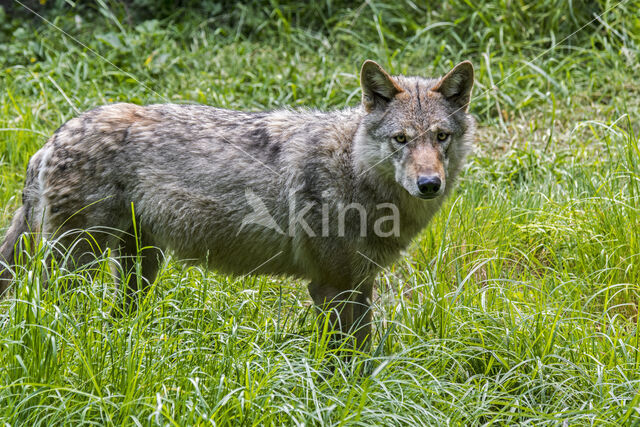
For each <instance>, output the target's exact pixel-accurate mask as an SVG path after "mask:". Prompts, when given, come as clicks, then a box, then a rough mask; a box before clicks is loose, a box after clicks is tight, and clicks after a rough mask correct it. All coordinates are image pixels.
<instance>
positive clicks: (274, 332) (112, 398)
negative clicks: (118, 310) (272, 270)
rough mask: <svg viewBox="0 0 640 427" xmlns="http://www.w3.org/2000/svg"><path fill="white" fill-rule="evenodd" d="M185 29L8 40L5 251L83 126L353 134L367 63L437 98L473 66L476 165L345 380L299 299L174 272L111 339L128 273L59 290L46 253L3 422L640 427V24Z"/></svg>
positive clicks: (390, 274)
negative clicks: (279, 124) (260, 113)
mask: <svg viewBox="0 0 640 427" xmlns="http://www.w3.org/2000/svg"><path fill="white" fill-rule="evenodd" d="M182 4H183V5H186V6H191V8H190V9H188V8H187V9H178V10H176V9H175V8H173V7H172V6H171V4H170V2H158V3H154V4H153V5H150V3H149V2H144V1H139V2H134V3H128V4H127V5H125V4H124V3H120V2H115V1H98V2H96V3H86V4H85V3H83V4H78V5H77V6H75V7H71V6H69V5H68V4H67V3H63V2H54V4H53V5H51V2H49V3H48V4H45V5H44V6H39V5H38V4H35V5H32V4H29V6H30V7H32V6H37V9H36V11H37V12H38V13H41V14H42V15H43V16H44V17H45V18H46V19H47V20H49V21H50V22H51V23H52V24H54V25H56V26H57V27H59V28H60V29H62V30H64V31H65V32H66V33H67V34H68V35H65V34H63V33H61V32H60V31H59V30H58V29H56V28H54V27H52V26H51V25H48V24H46V23H43V22H42V21H41V20H40V19H39V18H37V17H34V16H33V15H31V14H30V13H29V12H28V11H25V10H22V9H21V8H20V7H19V6H16V5H15V4H14V5H13V7H12V9H11V10H9V11H8V12H6V11H5V13H4V15H2V16H0V17H1V18H4V19H0V88H2V90H1V91H0V206H1V208H0V221H1V224H2V225H3V226H4V225H8V222H9V220H10V216H11V214H12V212H13V210H14V209H15V208H16V207H17V206H18V205H19V204H20V188H21V185H22V182H23V177H24V170H25V167H26V163H27V161H28V159H29V156H30V155H32V154H33V153H34V152H35V151H36V150H37V149H38V147H40V146H41V145H42V144H43V143H44V142H45V141H46V138H47V136H48V135H50V134H51V133H52V132H53V131H54V130H55V129H56V128H57V127H58V126H59V125H60V124H61V123H63V122H64V121H65V120H67V119H69V118H71V117H73V116H74V115H75V114H76V112H75V111H76V110H80V111H82V110H86V109H89V108H92V107H94V106H96V105H99V104H104V103H110V102H116V101H130V102H137V103H153V102H168V101H171V102H200V103H206V104H210V105H215V106H220V107H225V108H235V109H243V110H259V109H272V108H279V107H284V106H292V107H296V106H306V107H311V108H319V109H331V108H341V107H343V106H346V105H354V104H356V103H357V102H358V100H359V89H358V82H357V72H358V68H359V66H360V64H361V63H362V61H363V60H364V59H366V58H371V59H375V60H377V61H379V62H380V63H382V64H384V65H385V66H386V67H388V68H389V69H390V70H392V71H393V72H396V73H408V74H420V75H430V74H432V75H438V74H441V73H443V72H445V71H446V70H447V69H448V68H449V67H450V66H451V65H452V64H454V63H455V62H456V61H459V60H462V59H471V60H472V61H473V62H474V65H475V67H476V71H477V82H476V89H475V96H474V99H473V101H472V108H471V110H472V113H473V114H474V115H475V116H476V117H477V119H478V121H479V125H480V126H479V128H480V130H479V136H478V141H477V147H476V150H475V153H474V155H473V156H472V157H471V159H470V161H469V165H468V167H467V168H466V170H465V172H464V175H463V177H462V180H461V183H460V187H459V189H458V190H457V191H456V193H455V194H454V195H453V197H452V198H451V199H450V200H449V201H448V202H447V203H446V205H445V206H444V207H443V209H442V211H441V212H440V214H439V215H438V216H437V217H436V218H435V219H434V221H433V223H432V224H431V225H430V226H429V227H428V228H427V229H425V230H424V232H423V233H422V234H421V235H420V236H419V237H418V238H417V239H416V240H415V241H414V243H413V244H412V246H411V247H410V248H409V250H408V253H407V255H406V257H404V258H403V259H402V260H400V261H398V262H397V263H396V264H395V265H394V266H392V267H390V268H389V269H387V270H385V271H384V272H383V273H381V274H380V276H379V278H378V280H377V282H376V284H377V286H376V291H377V294H376V300H375V304H374V306H375V315H374V334H375V338H374V342H373V346H372V348H371V350H370V351H368V352H366V353H362V354H357V355H354V357H351V358H345V357H342V355H343V353H344V349H335V348H332V346H330V345H328V343H329V342H330V341H331V332H329V331H328V330H327V329H326V325H323V324H319V325H316V324H314V322H313V308H312V306H311V302H310V299H309V298H308V296H307V293H306V289H305V286H304V283H298V282H295V281H291V280H288V279H285V278H270V277H226V276H221V275H218V274H216V273H215V272H211V271H205V270H203V269H201V268H196V267H189V268H187V267H184V266H183V265H181V264H179V263H173V262H169V263H168V264H167V265H166V266H165V267H164V268H163V270H162V271H161V273H160V276H159V278H158V280H157V281H156V282H155V283H154V284H153V286H152V288H151V291H150V293H149V295H148V296H147V297H146V298H145V299H144V300H143V301H141V304H140V309H139V311H137V312H135V313H129V314H125V315H124V316H122V317H114V316H112V315H111V313H112V310H113V309H114V305H115V304H117V295H116V294H117V290H116V287H115V284H114V282H113V280H112V279H111V277H110V276H109V275H108V274H107V273H106V271H107V268H106V265H107V263H108V262H109V260H110V257H111V254H110V253H108V252H107V253H105V254H103V256H101V257H98V259H97V260H96V262H95V264H94V265H92V266H90V267H89V268H91V269H92V270H93V271H94V273H96V274H93V275H90V274H82V272H74V273H72V272H69V271H66V270H65V269H64V268H59V267H56V268H54V269H53V270H52V272H51V276H50V278H49V284H48V287H47V289H44V287H43V283H42V282H41V280H42V279H41V274H39V272H40V271H41V270H42V266H43V263H44V262H46V259H47V257H46V254H47V251H48V250H51V248H50V247H49V246H48V245H47V244H46V243H44V244H42V245H41V246H40V247H39V248H38V250H37V251H35V255H34V256H33V258H32V259H30V260H29V262H28V263H27V267H26V268H25V269H24V270H22V271H20V272H19V274H18V277H17V280H16V283H15V285H14V293H13V294H12V295H11V296H10V297H9V298H8V299H5V300H3V301H1V302H0V366H1V367H2V369H1V370H0V420H2V421H3V422H6V423H9V424H11V425H41V424H46V425H51V424H67V425H76V424H79V423H86V424H99V425H105V424H106V425H115V424H138V425H150V424H162V425H201V424H216V425H236V424H242V425H276V424H278V425H279V424H286V425H292V424H296V425H297V424H322V425H325V424H326V425H343V424H347V425H445V424H450V425H467V424H471V425H481V424H482V425H485V424H497V425H503V424H508V425H511V424H520V423H522V424H535V425H593V424H597V425H609V424H611V425H633V424H634V423H635V424H637V423H638V422H640V397H639V396H640V393H639V390H640V376H639V374H638V372H639V366H638V364H639V363H640V362H639V356H640V355H639V344H640V342H639V341H638V294H639V293H640V289H639V287H640V286H639V284H640V267H639V265H640V259H639V254H640V247H639V246H640V243H639V236H638V229H640V220H639V218H640V215H639V206H640V204H639V203H638V197H639V190H640V184H639V179H640V177H639V168H638V162H639V160H640V152H639V148H638V147H639V145H638V143H639V141H638V132H639V130H640V128H639V127H638V117H639V111H640V107H639V102H638V98H639V95H640V93H639V92H640V90H639V86H638V84H637V82H638V81H640V80H639V78H640V71H639V69H638V67H637V64H638V59H639V56H638V55H639V54H640V49H639V44H640V21H639V20H638V19H637V18H636V15H637V13H636V11H637V10H639V9H640V3H638V1H636V0H629V1H624V2H621V3H620V4H618V3H616V2H605V1H598V2H564V1H553V0H548V1H543V2H522V1H500V0H495V1H488V2H480V3H479V4H475V3H473V2H450V3H443V4H438V5H433V6H425V5H424V4H421V3H417V2H409V1H401V2H395V3H393V4H391V3H386V2H381V1H368V2H363V3H357V4H351V3H349V2H335V1H329V0H327V1H325V2H316V3H311V4H306V3H305V4H303V3H298V2H292V1H286V2H284V1H271V2H269V3H262V2H249V3H244V4H235V3H231V2H219V3H205V4H200V3H198V4H195V3H191V2H189V1H186V0H185V1H183V2H182ZM600 15H601V16H600ZM596 17H597V19H596ZM592 20H594V21H593V22H591V23H590V21H592ZM583 27H584V28H583ZM581 28H583V29H582V30H580V29H581ZM578 30H580V31H578ZM575 31H578V32H577V33H575V34H574V35H572V33H574V32H575ZM70 36H73V38H75V39H77V41H75V40H74V39H72V38H71V37H70ZM567 37H568V38H567ZM565 39H566V40H565ZM563 40H564V41H563ZM78 41H79V42H81V43H82V44H84V46H83V45H81V44H79V43H78ZM561 41H562V43H561V44H558V43H559V42H561ZM95 53H98V54H99V55H100V56H102V57H103V58H104V59H102V58H100V57H98V56H97V55H96V54H95Z"/></svg>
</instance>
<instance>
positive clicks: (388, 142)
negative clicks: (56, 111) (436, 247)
mask: <svg viewBox="0 0 640 427" xmlns="http://www.w3.org/2000/svg"><path fill="white" fill-rule="evenodd" d="M456 70H457V71H456ZM361 82H362V83H361V84H362V89H363V102H362V105H361V106H359V107H357V108H348V109H345V110H341V111H332V112H317V111H291V110H278V111H273V112H264V113H245V112H238V111H229V110H223V109H218V108H213V107H208V106H197V105H171V104H163V105H149V106H146V107H142V106H137V105H132V104H114V105H108V106H103V107H99V108H96V109H94V110H91V111H89V112H86V113H84V114H82V115H81V116H79V117H77V118H74V119H72V120H69V121H68V122H67V123H65V124H64V125H63V126H61V127H60V128H59V129H58V130H57V131H56V133H55V134H54V135H53V136H52V137H51V139H50V140H49V141H48V142H47V143H46V144H45V145H44V146H43V147H42V149H40V151H38V152H37V153H36V154H35V155H34V156H33V157H32V159H31V160H30V162H29V168H28V172H27V174H28V178H27V183H26V184H25V189H24V198H23V199H24V207H23V208H21V210H19V211H18V214H17V215H16V218H17V219H15V220H14V224H13V225H12V226H11V228H10V229H9V232H8V234H7V237H6V238H5V243H4V244H3V246H2V250H1V251H0V256H3V257H4V259H5V261H7V262H8V263H9V264H11V262H12V259H13V256H12V255H13V249H12V248H13V246H14V245H15V242H16V241H17V240H18V236H19V235H20V234H21V233H24V232H26V230H27V228H26V223H27V222H28V224H29V227H30V229H31V230H34V231H35V232H36V233H41V234H43V235H44V236H47V237H48V238H49V239H52V238H59V239H60V240H61V241H62V243H66V245H67V247H69V246H71V240H70V239H68V238H67V237H60V236H63V235H64V233H65V232H66V231H68V230H73V229H79V230H86V229H90V228H91V229H93V230H95V229H100V228H102V229H108V230H110V232H109V233H97V234H95V235H93V238H94V239H95V243H97V245H98V246H97V247H96V246H95V245H94V246H91V247H88V246H84V247H75V249H74V254H75V258H76V262H78V263H79V264H82V263H83V262H85V261H84V259H83V257H84V256H85V255H86V254H88V253H91V252H96V251H100V250H104V248H107V247H111V248H114V249H119V250H120V253H121V255H123V256H124V257H128V258H126V259H133V257H135V256H136V252H137V251H136V244H135V243H136V242H135V238H134V237H132V236H133V221H132V211H131V205H132V203H133V205H134V214H135V219H136V226H137V228H138V230H141V232H140V233H139V234H141V235H142V240H143V242H142V243H143V246H155V247H157V248H159V249H161V250H171V251H172V252H173V253H174V254H175V256H176V257H177V258H178V259H183V260H189V261H193V262H199V263H206V264H208V265H209V266H210V267H213V268H215V269H217V270H218V271H221V272H224V273H233V274H246V273H249V272H250V273H255V274H285V275H290V276H294V277H299V278H302V279H307V280H309V281H310V285H309V290H310V293H311V296H312V298H313V300H314V302H315V303H316V304H317V305H318V306H319V307H334V308H337V309H338V310H337V311H336V313H338V314H335V316H334V320H335V321H340V322H341V325H340V327H341V329H342V330H344V331H347V330H349V328H351V327H352V326H353V325H354V324H355V323H357V322H358V321H359V322H360V323H361V324H363V325H364V326H362V327H361V328H360V329H358V330H357V331H356V337H357V339H358V340H359V341H360V342H363V341H365V339H366V336H367V334H368V331H369V328H368V326H367V325H366V324H367V323H368V321H369V318H370V313H369V304H370V298H371V290H372V284H373V279H374V277H375V276H376V274H377V273H378V272H379V271H380V267H381V266H388V265H389V264H390V263H392V262H393V261H394V260H395V259H396V258H397V257H398V255H399V253H400V251H401V250H402V249H404V248H405V247H406V246H407V245H408V244H409V242H410V241H411V239H412V238H413V237H414V236H415V235H416V233H418V232H419V231H420V230H421V229H422V228H424V227H425V226H426V225H427V223H428V222H429V220H430V219H431V217H432V216H433V215H434V214H435V212H436V211H437V210H438V208H439V207H440V205H441V204H442V201H443V199H444V197H445V196H446V195H447V194H448V193H449V192H450V191H451V189H452V188H453V185H454V182H455V179H456V177H457V175H458V173H459V172H460V170H461V168H462V166H463V161H464V157H465V155H466V154H467V152H468V151H469V149H470V145H471V141H472V137H473V133H474V121H473V119H472V118H471V116H470V115H469V114H467V112H466V109H467V104H468V102H469V101H468V100H469V93H470V91H471V85H472V84H473V69H472V68H471V65H470V64H469V63H462V64H460V65H458V66H457V67H456V68H455V69H454V70H453V71H452V72H451V73H449V74H448V75H447V76H445V77H444V78H442V79H424V78H421V77H405V76H396V77H391V76H389V75H388V74H387V73H386V72H385V71H384V70H383V69H382V68H381V67H380V66H379V65H377V64H375V63H374V62H372V61H367V62H365V64H364V65H363V68H362V79H361ZM465 100H466V101H465ZM441 131H446V132H448V133H450V135H451V136H450V138H449V140H448V141H446V142H445V143H441V142H439V141H437V140H436V139H435V138H436V135H437V134H438V132H441ZM401 132H404V133H406V135H407V137H409V142H407V143H406V145H405V146H400V145H399V144H398V143H397V142H396V140H394V138H393V137H394V136H395V135H397V134H398V133H401ZM420 174H439V176H441V178H442V181H443V183H444V185H443V188H442V189H441V191H440V192H439V194H437V197H435V198H432V199H429V200H426V199H423V198H421V195H420V194H419V190H418V189H417V187H416V178H417V176H418V175H420ZM247 189H250V191H251V192H252V193H253V194H255V195H257V196H258V197H259V198H260V200H261V201H262V202H263V203H264V206H265V207H266V208H267V210H268V212H269V213H270V214H271V215H272V217H273V218H274V219H275V222H276V223H277V225H278V226H279V227H280V229H282V230H288V231H287V232H286V233H280V232H276V231H275V230H274V229H270V228H265V227H261V226H258V225H255V224H253V225H252V224H248V225H247V224H245V225H244V226H242V227H241V224H242V221H243V218H245V217H246V216H247V215H248V214H250V213H251V208H250V206H249V204H248V203H247V198H246V192H247ZM416 196H420V197H416ZM352 203H354V204H358V205H361V206H363V207H364V210H365V211H366V213H367V217H366V225H367V227H368V228H367V230H373V227H374V225H375V222H376V220H377V219H378V218H380V217H381V216H383V215H388V212H382V213H380V212H379V211H378V210H377V206H379V205H380V204H381V203H391V204H393V205H394V206H396V207H397V208H398V211H399V214H400V223H399V233H397V234H394V235H391V236H379V235H376V234H375V233H372V232H368V233H366V235H365V236H364V237H363V236H362V235H361V234H362V233H361V227H360V225H361V223H360V221H361V218H360V217H359V216H358V215H357V212H356V211H355V209H354V210H353V211H349V212H347V214H346V215H344V218H343V220H344V222H345V223H344V224H343V225H344V227H343V228H344V235H337V231H336V230H337V228H338V227H337V220H338V218H337V214H336V213H337V212H339V211H340V209H341V208H343V207H344V206H347V205H349V204H352ZM294 205H295V207H296V209H298V210H301V209H302V208H303V207H304V206H307V205H309V206H310V207H309V209H308V210H307V211H306V215H305V217H304V224H303V223H302V222H299V223H296V221H293V225H297V227H295V228H294V229H293V230H291V229H290V228H291V227H290V225H291V224H292V222H291V218H290V213H291V211H292V206H294ZM321 206H324V208H322V207H321ZM322 209H327V211H328V212H329V219H328V231H329V232H328V233H327V232H326V231H327V230H324V232H323V230H322V225H323V217H322V215H323V211H322ZM294 210H295V209H294ZM304 225H308V227H309V228H310V229H311V230H312V231H313V233H311V234H310V233H309V232H308V230H306V229H305V227H304ZM325 225H326V224H325ZM113 230H121V231H120V232H118V233H115V232H114V231H113ZM65 239H66V240H65ZM147 251H148V253H146V254H143V255H142V257H143V262H144V263H145V264H144V265H143V276H144V277H142V278H136V277H133V276H132V278H130V279H129V282H128V284H129V288H134V289H137V285H136V284H139V283H146V282H148V281H153V280H154V278H155V274H156V272H157V270H158V267H159V263H160V252H159V251H157V250H153V251H150V252H149V250H147ZM9 258H11V259H9ZM145 260H146V261H145ZM372 261H373V262H372ZM124 264H126V265H123V267H124V270H125V272H126V271H127V270H128V269H130V268H132V263H131V262H128V263H127V262H124ZM1 283H2V282H0V284H1ZM354 292H355V294H353V295H351V293H354ZM346 300H350V301H354V302H355V303H356V304H355V308H354V307H353V305H348V304H347V305H344V304H342V302H344V301H346Z"/></svg>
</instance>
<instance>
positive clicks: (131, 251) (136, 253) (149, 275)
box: [118, 228, 164, 313]
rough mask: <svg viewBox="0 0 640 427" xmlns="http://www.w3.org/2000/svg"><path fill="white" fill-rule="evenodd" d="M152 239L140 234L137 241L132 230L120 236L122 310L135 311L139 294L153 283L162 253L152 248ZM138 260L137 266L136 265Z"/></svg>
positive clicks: (160, 262) (160, 263) (161, 259)
mask: <svg viewBox="0 0 640 427" xmlns="http://www.w3.org/2000/svg"><path fill="white" fill-rule="evenodd" d="M154 243H155V242H154V240H153V238H152V237H151V236H150V235H148V234H146V233H144V232H142V233H141V236H140V237H139V238H138V239H137V242H136V236H135V234H134V230H133V228H132V229H130V230H129V231H128V232H127V233H125V234H124V236H122V238H121V241H120V247H119V250H118V252H119V257H120V258H119V261H120V267H121V270H120V280H119V284H118V286H119V289H121V290H123V293H124V295H123V299H122V308H123V312H125V313H126V312H127V310H136V309H137V304H138V298H140V294H142V295H144V293H145V292H146V290H147V288H148V287H149V286H150V285H151V284H152V283H153V282H154V281H155V279H156V276H157V275H158V271H159V269H160V266H161V265H162V261H163V260H164V258H163V254H162V251H161V250H160V249H158V248H157V247H155V246H154ZM138 260H139V263H140V264H139V266H137V265H136V263H137V261H138Z"/></svg>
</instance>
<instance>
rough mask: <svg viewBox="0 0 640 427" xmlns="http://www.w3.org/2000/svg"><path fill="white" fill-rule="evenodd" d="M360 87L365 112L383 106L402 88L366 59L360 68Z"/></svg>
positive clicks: (380, 68) (379, 67)
mask: <svg viewBox="0 0 640 427" xmlns="http://www.w3.org/2000/svg"><path fill="white" fill-rule="evenodd" d="M360 86H361V87H362V105H364V108H365V110H367V112H369V111H372V110H373V109H374V108H377V107H379V106H385V105H387V103H388V102H389V101H391V100H392V99H393V97H394V96H396V94H398V93H400V92H402V88H401V87H400V86H398V84H397V83H396V82H395V81H394V80H393V77H391V76H390V75H389V74H388V73H387V72H386V71H385V70H383V69H382V67H381V66H379V65H378V64H376V63H375V62H373V61H371V60H369V59H367V60H366V61H364V64H362V69H361V70H360Z"/></svg>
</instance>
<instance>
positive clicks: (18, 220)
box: [0, 207, 28, 297]
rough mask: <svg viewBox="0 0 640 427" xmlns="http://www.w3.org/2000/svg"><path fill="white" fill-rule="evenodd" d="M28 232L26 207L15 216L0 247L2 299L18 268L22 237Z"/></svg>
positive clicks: (0, 292) (21, 208)
mask: <svg viewBox="0 0 640 427" xmlns="http://www.w3.org/2000/svg"><path fill="white" fill-rule="evenodd" d="M27 231H28V228H27V217H26V215H25V209H24V207H20V208H19V209H18V210H17V211H16V213H15V215H14V216H13V221H11V226H10V227H9V230H7V235H6V236H5V237H4V241H3V242H2V246H0V297H2V296H3V295H4V294H5V293H6V291H7V289H8V288H9V285H10V284H11V280H12V279H13V274H14V272H15V271H14V270H15V267H16V259H17V258H18V257H16V246H18V247H19V246H20V245H19V243H18V242H19V241H20V237H21V236H22V234H23V233H26V232H27Z"/></svg>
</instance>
